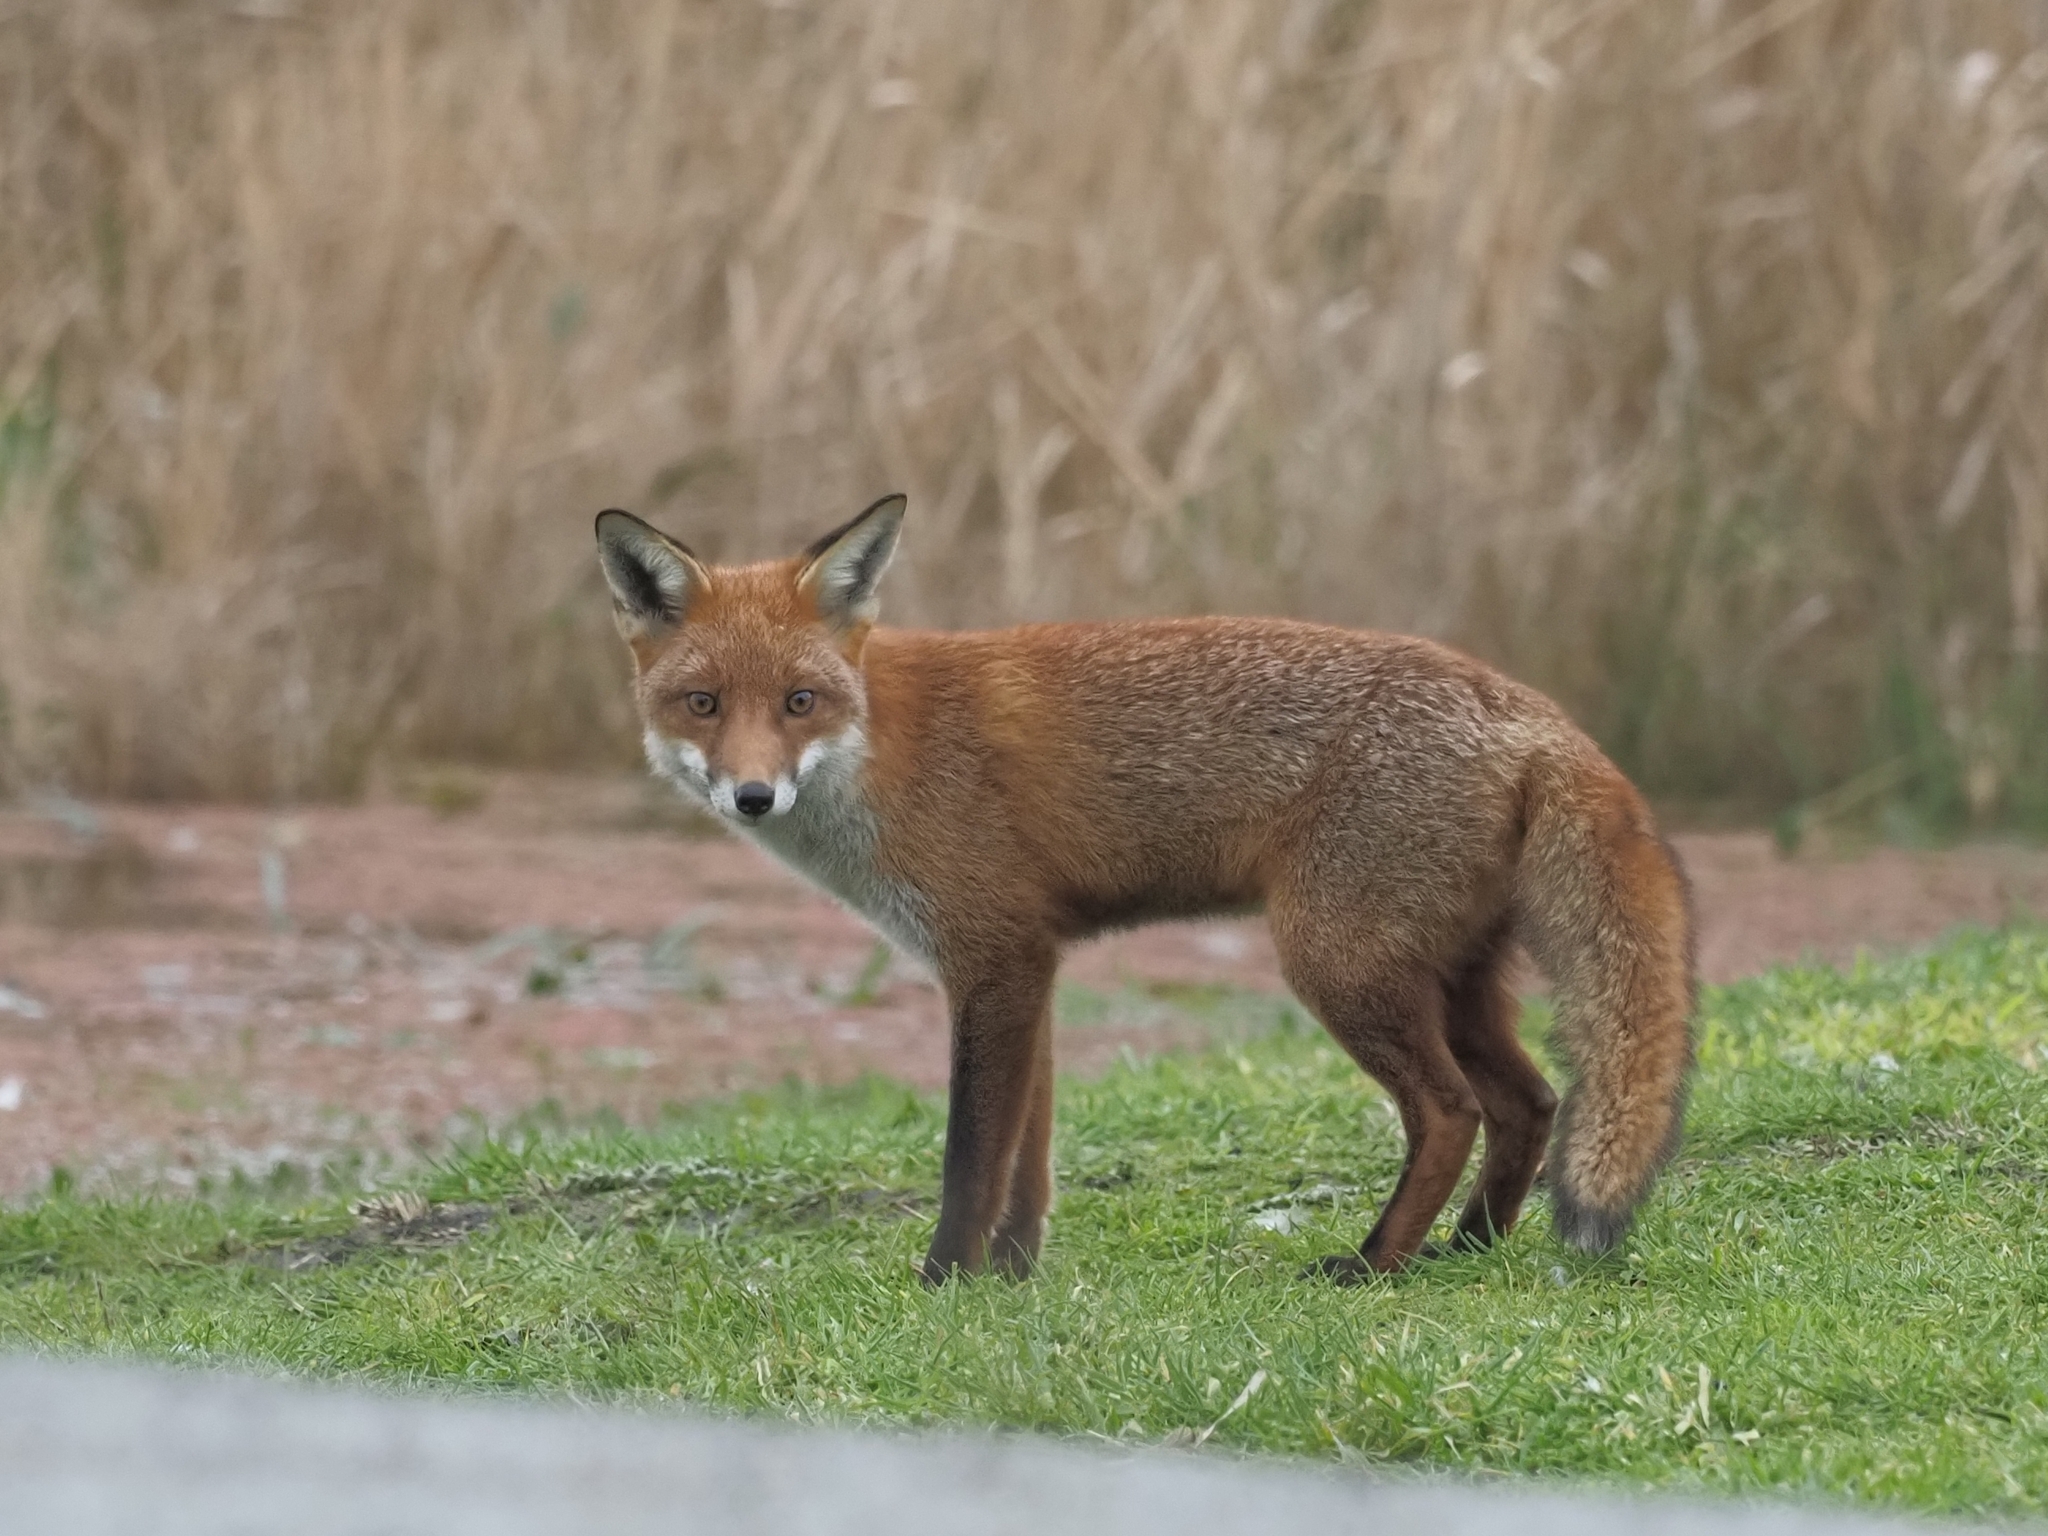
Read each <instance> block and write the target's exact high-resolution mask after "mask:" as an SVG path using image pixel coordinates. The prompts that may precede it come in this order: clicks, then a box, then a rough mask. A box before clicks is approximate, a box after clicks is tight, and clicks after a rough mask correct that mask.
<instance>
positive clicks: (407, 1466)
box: [0, 1359, 1928, 1536]
mask: <svg viewBox="0 0 2048 1536" xmlns="http://www.w3.org/2000/svg"><path fill="white" fill-rule="evenodd" d="M1504 1529H1505V1530H1508V1531H1512V1532H1513V1533H1514V1536H1551V1533H1553V1532H1554V1533H1557V1536H1567V1533H1569V1536H1599V1533H1604V1532H1616V1533H1621V1532H1628V1533H1631V1536H1633V1533H1655V1536H1693V1533H1695V1532H1696V1533H1699V1536H1706V1533H1708V1532H1714V1533H1719V1536H1725V1533H1730V1532H1733V1533H1736V1536H1743V1533H1752V1536H1794V1533H1801V1536H1805V1533H1811V1536H1852V1533H1859V1532H1870V1533H1875V1532H1885V1531H1890V1532H1900V1533H1904V1532H1908V1531H1913V1530H1922V1531H1924V1530H1926V1529H1928V1528H1927V1527H1924V1526H1912V1525H1908V1524H1906V1523H1903V1522H1900V1521H1896V1520H1882V1519H1871V1518H1864V1517H1859V1516H1854V1515H1849V1514H1843V1513H1834V1512H1827V1513H1822V1512H1817V1511H1811V1510H1801V1509H1787V1508H1771V1507H1762V1506H1753V1505H1732V1504H1731V1505H1720V1506H1716V1505H1711V1504H1681V1503H1662V1502H1642V1503H1631V1502H1626V1501H1623V1500H1620V1499H1613V1498H1579V1497H1573V1496H1569V1495H1566V1494H1563V1493H1558V1492H1550V1491H1545V1492H1540V1493H1539V1492H1537V1491H1536V1490H1535V1489H1534V1488H1533V1487H1529V1486H1527V1485H1524V1486H1522V1487H1520V1488H1517V1487H1516V1486H1514V1485H1512V1484H1504V1485H1498V1486H1493V1487H1486V1488H1476V1487H1471V1486H1467V1485H1463V1484H1457V1483H1450V1482H1425V1481H1421V1480H1394V1481H1376V1480H1374V1479H1372V1478H1369V1477H1365V1476H1361V1475H1359V1474H1357V1473H1353V1472H1343V1471H1340V1470H1335V1469H1318V1468H1314V1467H1308V1466H1302V1465H1298V1464H1297V1465H1288V1464H1272V1463H1266V1464H1259V1463H1254V1462H1247V1461H1239V1460H1234V1459H1226V1458H1222V1457H1216V1456H1195V1455H1190V1454H1187V1453H1175V1452H1170V1451H1121V1450H1117V1449H1115V1448H1113V1447H1103V1448H1101V1449H1096V1448H1092V1447H1090V1446H1087V1445H1075V1444H1058V1443H1054V1442H1049V1441H1044V1440H1037V1439H1030V1438H1025V1437H1022V1436H1009V1435H971V1436H970V1435H950V1436H938V1437H930V1438H915V1437H910V1436H896V1435H884V1434H857V1433H850V1432H845V1431H837V1430H804V1429H797V1428H789V1427H783V1426H779V1425H771V1424H761V1423H747V1422H739V1421H732V1420H719V1419H711V1418H698V1417H692V1416H688V1415H685V1414H681V1413H673V1414H670V1413H636V1412H632V1411H627V1410H619V1409H587V1408H577V1407H574V1406H564V1405H560V1404H541V1403H531V1402H526V1403H519V1402H506V1401H479V1400H476V1399H470V1400H467V1401H456V1400H451V1399H448V1398H444V1397H396V1396H380V1395H376V1394H373V1393H369V1392H362V1391H351V1390H346V1389H342V1388H338V1387H328V1386H313V1385H305V1384H300V1383H295V1382H284V1381H274V1380H273V1381H263V1380H254V1379H251V1378H248V1377H238V1376H229V1375H219V1374H214V1373H211V1372H203V1371H198V1370H156V1369H146V1368H142V1367H136V1366H112V1365H101V1364H94V1363H87V1362H72V1361H52V1360H43V1359H13V1360H0V1530H4V1531H8V1532H14V1531H20V1532H24V1533H27V1532H50V1533H58V1532H62V1533H64V1536H99V1533H101V1532H122V1533H124V1536H126V1533H131V1532H135V1533H141V1532H148V1533H161V1536H183V1533H186V1532H202V1531H203V1532H206V1533H208V1536H216V1533H219V1536H228V1533H232V1536H241V1533H243V1532H247V1533H250V1536H278V1533H282V1532H291V1533H293V1536H327V1533H330V1532H332V1533H339V1532H348V1533H350V1536H358V1533H377V1536H384V1533H390V1536H410V1533H413V1532H419V1533H422V1536H425V1533H428V1532H431V1533H433V1536H470V1533H472V1532H474V1533H476V1536H483V1533H486V1532H488V1533H490V1536H524V1533H526V1532H535V1533H539V1532H548V1533H550V1536H559V1533H562V1532H577V1533H582V1532H592V1533H619V1536H635V1533H638V1532H642V1531H647V1532H653V1531H664V1532H667V1531H674V1532H691V1533H699V1532H701V1533H705V1536H724V1533H727V1532H732V1533H740V1532H746V1533H753V1532H761V1533H763V1536H766V1533H769V1532H773V1533H775V1536H813V1533H816V1536H825V1533H834V1536H838V1533H847V1536H851V1533H855V1532H858V1533H863V1536H864V1533H867V1532H877V1533H880V1532H888V1533H890V1536H901V1533H903V1532H909V1531H927V1530H934V1531H943V1530H957V1531H969V1532H974V1533H976V1536H1008V1533H1011V1532H1016V1533H1019V1536H1022V1533H1026V1532H1028V1533H1030V1536H1064V1533H1067V1532H1095V1531H1101V1532H1129V1533H1133V1536H1137V1533H1152V1532H1157V1533H1159V1536H1203V1533H1206V1532H1211V1531H1216V1532H1222V1531H1233V1532H1235V1531H1270V1530H1283V1531H1314V1532H1316V1533H1317V1536H1325V1533H1332V1532H1343V1531H1358V1532H1373V1533H1382V1532H1384V1533H1400V1536H1408V1533H1411V1532H1426V1533H1427V1536H1464V1533H1466V1532H1471V1533H1473V1536H1481V1533H1483V1536H1500V1532H1501V1531H1502V1530H1504Z"/></svg>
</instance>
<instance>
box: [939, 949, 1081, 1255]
mask: <svg viewBox="0 0 2048 1536" xmlns="http://www.w3.org/2000/svg"><path fill="white" fill-rule="evenodd" d="M1054 963H1055V962H1054V956H1053V954H1052V952H1051V950H1050V948H1049V947H1048V948H1046V949H1044V950H1042V951H1041V950H1036V949H1034V950H1030V951H1027V952H1026V953H1025V955H1023V956H1021V957H1020V956H1018V955H1016V954H1014V953H1013V954H1012V955H1011V957H1010V961H1009V963H1008V964H1007V965H1005V966H1003V967H1002V968H1001V969H1000V970H997V969H993V968H982V967H977V968H976V969H975V972H974V973H973V978H972V979H971V980H969V979H966V978H964V977H963V978H962V979H961V980H960V981H958V982H955V981H953V980H951V979H950V978H949V980H948V985H947V988H946V991H947V996H948V998H949V999H950V1000H951V1003H952V1013H953V1069H952V1081H951V1084H950V1087H949V1090H948V1095H947V1113H946V1161H945V1170H944V1175H943V1185H942V1189H941V1193H940V1197H939V1226H938V1230H937V1231H936V1232H934V1233H933V1234H932V1245H931V1250H930V1252H929V1253H927V1254H926V1256H925V1261H924V1269H923V1274H924V1278H925V1281H926V1282H927V1283H928V1284H931V1285H937V1284H940V1283H941V1282H943V1281H944V1280H946V1279H947V1278H948V1277H949V1276H951V1275H953V1274H955V1273H959V1274H964V1275H978V1274H981V1273H982V1272H983V1271H985V1270H986V1269H988V1267H989V1257H990V1246H991V1242H992V1240H993V1238H994V1235H995V1231H996V1227H997V1224H998V1223H1000V1222H1001V1221H1002V1220H1003V1218H1004V1214H1005V1212H1006V1211H1007V1209H1008V1207H1009V1204H1010V1194H1011V1183H1012V1179H1013V1177H1014V1175H1015V1172H1016V1167H1017V1155H1018V1152H1019V1149H1020V1148H1021V1147H1022V1145H1023V1142H1024V1137H1025V1132H1026V1130H1027V1128H1028V1124H1029V1121H1030V1119H1031V1111H1032V1105H1033V1102H1034V1089H1035V1086H1036V1081H1037V1076H1038V1066H1039V1061H1040V1058H1041V1056H1042V1055H1043V1054H1044V1042H1041V1041H1040V1039H1039V1035H1040V1033H1041V1032H1042V1031H1045V1030H1048V1029H1050V1027H1051V1021H1052V1015H1051V1008H1050V1006H1049V1004H1050V1001H1051V995H1052V977H1053V968H1054ZM1027 1177H1028V1175H1027Z"/></svg>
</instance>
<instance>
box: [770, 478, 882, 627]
mask: <svg viewBox="0 0 2048 1536" xmlns="http://www.w3.org/2000/svg"><path fill="white" fill-rule="evenodd" d="M908 501H909V498H907V497H905V496H903V495H901V494H897V495H892V496H884V497H883V498H882V499H881V500H880V501H878V502H876V503H875V504H874V505H873V506H871V507H869V508H868V509H867V510H866V511H865V512H863V513H861V515H860V516H859V517H856V518H855V519H854V520H853V521H852V522H850V523H846V524H843V525H842V526H840V527H838V528H834V529H833V530H832V531H831V532H830V533H828V534H826V535H825V536H824V537H823V538H822V539H819V540H818V541H817V542H816V543H815V544H813V545H812V546H811V547H810V548H809V549H807V550H805V551H804V555H805V559H806V563H805V565H804V568H803V570H801V571H800V572H798V573H797V578H796V586H797V590H798V591H799V592H802V593H805V594H807V595H808V596H809V597H810V598H811V599H812V601H814V602H815V603H816V604H817V605H818V614H819V616H820V617H821V618H823V619H824V620H825V622H826V623H828V624H830V625H832V626H833V627H834V628H835V629H840V630H851V629H856V628H858V627H860V626H862V625H867V624H872V623H874V622H875V615H876V613H877V612H879V611H880V605H879V604H878V603H877V602H876V601H875V588H876V586H877V585H878V584H880V582H881V580H882V572H883V571H885V570H887V569H888V568H889V557H890V556H891V555H893V554H895V553H896V535H897V534H898V533H900V532H902V530H903V509H904V507H905V506H906V505H908Z"/></svg>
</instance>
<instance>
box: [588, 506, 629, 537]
mask: <svg viewBox="0 0 2048 1536" xmlns="http://www.w3.org/2000/svg"><path fill="white" fill-rule="evenodd" d="M608 517H623V518H624V519H625V520H626V521H627V522H629V523H637V522H638V521H639V519H638V518H637V517H635V516H634V515H633V514H632V513H630V512H628V511H627V510H626V509H625V508H624V507H606V508H605V509H604V510H603V511H602V512H600V513H598V514H597V522H596V525H595V526H596V530H597V536H598V537H599V538H600V539H601V538H603V537H604V520H605V519H606V518H608Z"/></svg>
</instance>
